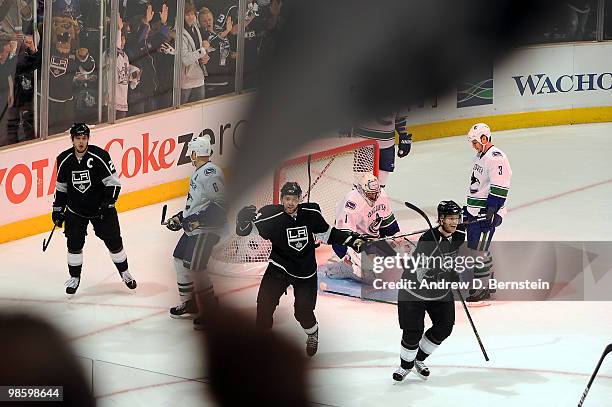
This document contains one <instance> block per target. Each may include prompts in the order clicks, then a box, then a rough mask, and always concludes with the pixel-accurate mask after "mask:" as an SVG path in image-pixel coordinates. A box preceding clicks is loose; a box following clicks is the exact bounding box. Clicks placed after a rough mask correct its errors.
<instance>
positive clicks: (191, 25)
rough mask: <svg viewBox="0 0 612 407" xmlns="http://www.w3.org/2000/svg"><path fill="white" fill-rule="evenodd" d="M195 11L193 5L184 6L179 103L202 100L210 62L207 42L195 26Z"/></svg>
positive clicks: (188, 3) (189, 3)
mask: <svg viewBox="0 0 612 407" xmlns="http://www.w3.org/2000/svg"><path fill="white" fill-rule="evenodd" d="M196 20H197V17H196V9H195V6H194V5H193V3H191V2H187V3H186V4H185V29H184V30H183V45H182V50H181V55H182V58H183V69H182V70H181V103H189V102H196V101H198V100H202V99H204V82H205V77H206V75H208V73H207V70H206V64H207V63H208V61H209V60H210V57H209V56H208V54H207V52H206V49H207V48H210V44H209V43H208V41H204V40H203V39H202V33H201V32H200V29H199V27H198V26H197V24H196Z"/></svg>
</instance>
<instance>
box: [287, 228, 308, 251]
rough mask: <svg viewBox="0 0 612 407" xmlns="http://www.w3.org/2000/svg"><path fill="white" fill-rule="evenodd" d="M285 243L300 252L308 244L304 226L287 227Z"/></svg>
mask: <svg viewBox="0 0 612 407" xmlns="http://www.w3.org/2000/svg"><path fill="white" fill-rule="evenodd" d="M287 244H288V245H289V247H291V248H293V249H295V250H297V251H298V252H301V251H302V249H304V247H306V245H307V244H308V229H307V228H306V226H298V227H295V228H287Z"/></svg>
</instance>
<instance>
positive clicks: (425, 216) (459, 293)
mask: <svg viewBox="0 0 612 407" xmlns="http://www.w3.org/2000/svg"><path fill="white" fill-rule="evenodd" d="M404 204H405V205H406V206H407V207H408V208H410V209H412V210H413V211H415V212H417V213H418V214H419V215H421V216H422V217H423V218H425V220H426V221H427V224H428V225H429V229H430V230H432V231H433V226H432V224H431V221H430V220H429V218H428V217H427V215H426V214H425V212H423V211H422V210H421V209H420V208H419V207H417V206H415V205H413V204H411V203H410V202H404ZM434 241H435V242H436V247H437V249H438V252H439V253H442V250H440V245H439V244H438V242H437V241H436V240H435V239H434ZM456 292H457V294H458V295H459V299H460V300H461V305H463V310H464V311H465V314H466V315H467V317H468V321H470V325H471V326H472V331H474V336H476V340H477V341H478V345H479V346H480V350H481V351H482V355H483V356H484V358H485V360H486V361H487V362H488V361H489V355H487V351H486V350H485V348H484V345H483V344H482V340H481V339H480V335H479V334H478V330H476V325H474V321H473V320H472V316H471V315H470V311H469V310H468V308H467V305H465V300H464V299H463V295H462V294H461V291H460V290H456Z"/></svg>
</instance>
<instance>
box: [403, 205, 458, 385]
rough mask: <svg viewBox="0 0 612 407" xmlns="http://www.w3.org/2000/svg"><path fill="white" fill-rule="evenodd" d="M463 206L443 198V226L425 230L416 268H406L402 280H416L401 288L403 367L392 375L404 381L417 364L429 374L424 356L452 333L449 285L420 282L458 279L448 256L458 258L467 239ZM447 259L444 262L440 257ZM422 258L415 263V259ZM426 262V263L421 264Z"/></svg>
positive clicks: (419, 372) (440, 209)
mask: <svg viewBox="0 0 612 407" xmlns="http://www.w3.org/2000/svg"><path fill="white" fill-rule="evenodd" d="M460 214H461V207H459V205H457V204H456V203H455V202H454V201H442V202H440V204H439V205H438V222H439V224H440V226H438V227H437V228H436V229H432V230H429V231H427V232H425V233H424V234H423V235H422V236H421V238H420V239H419V241H418V243H417V247H416V249H415V252H414V253H413V258H414V259H415V263H413V264H416V268H415V269H412V268H411V269H407V270H405V271H404V274H403V275H402V280H404V281H413V282H414V283H415V285H414V286H413V288H411V289H406V290H404V289H402V290H399V292H398V301H397V308H398V309H397V310H398V317H399V324H400V328H401V329H402V344H401V350H400V362H401V365H400V367H399V368H398V369H397V370H396V371H395V373H393V379H394V380H396V381H402V380H404V378H405V377H406V375H407V374H408V373H409V372H410V371H411V370H412V368H413V367H414V368H415V373H416V374H417V376H419V377H420V378H421V379H423V380H427V378H428V377H429V369H428V368H427V366H426V365H425V363H424V361H425V359H426V358H427V357H428V356H429V355H431V354H432V353H433V351H435V350H436V348H437V347H438V346H440V344H441V343H442V341H444V340H445V339H446V338H448V336H449V335H450V334H451V332H452V330H453V325H454V324H455V303H454V301H453V294H452V292H451V290H450V289H431V288H422V285H421V282H423V281H428V282H451V281H455V280H456V279H455V275H454V270H452V269H446V268H444V266H446V265H447V264H448V259H449V258H455V257H456V256H457V252H458V250H459V247H461V245H462V244H463V243H464V242H465V230H464V228H463V226H461V225H459V220H460ZM442 259H445V260H446V261H444V262H442V261H441V260H442ZM417 260H418V261H419V262H418V263H416V261H417ZM425 262H427V263H425ZM422 265H425V267H422ZM425 312H427V314H429V318H430V319H431V322H432V324H433V325H432V327H431V328H429V329H428V330H427V331H425V333H423V331H424V330H425V325H424V319H425Z"/></svg>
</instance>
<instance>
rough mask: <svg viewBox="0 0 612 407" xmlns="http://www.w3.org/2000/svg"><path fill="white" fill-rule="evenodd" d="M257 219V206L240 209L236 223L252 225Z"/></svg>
mask: <svg viewBox="0 0 612 407" xmlns="http://www.w3.org/2000/svg"><path fill="white" fill-rule="evenodd" d="M256 218H257V208H256V207H255V205H249V206H245V207H244V208H242V209H240V211H239V212H238V215H237V216H236V222H240V223H250V222H253V221H254V220H255V219H256Z"/></svg>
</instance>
